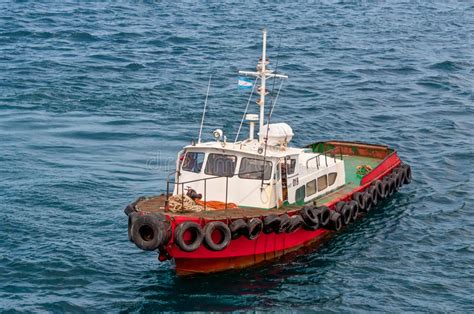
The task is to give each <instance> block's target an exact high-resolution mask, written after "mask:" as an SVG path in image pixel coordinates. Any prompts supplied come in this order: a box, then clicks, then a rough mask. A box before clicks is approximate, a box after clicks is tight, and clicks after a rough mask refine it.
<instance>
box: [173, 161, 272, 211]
mask: <svg viewBox="0 0 474 314" xmlns="http://www.w3.org/2000/svg"><path fill="white" fill-rule="evenodd" d="M264 172H265V170H258V171H250V172H243V173H242V172H241V173H239V174H238V175H245V174H253V173H262V176H263V178H265V173H264ZM175 174H178V176H179V172H178V171H173V172H171V173H170V174H168V176H167V178H166V200H165V210H168V205H169V197H170V185H171V184H172V185H173V187H174V186H177V187H178V191H177V192H178V193H177V194H179V186H181V207H182V208H184V186H185V185H187V184H190V183H194V182H200V181H204V193H203V198H204V201H203V202H204V210H206V202H207V181H210V180H214V179H219V178H225V203H224V206H225V208H224V209H227V204H228V202H227V200H228V196H229V178H233V177H234V176H235V175H236V174H235V173H233V174H232V175H231V176H213V177H206V178H200V179H195V180H189V181H184V182H180V181H179V180H178V181H174V180H171V176H172V175H175ZM270 179H271V177H270ZM196 192H197V191H196Z"/></svg>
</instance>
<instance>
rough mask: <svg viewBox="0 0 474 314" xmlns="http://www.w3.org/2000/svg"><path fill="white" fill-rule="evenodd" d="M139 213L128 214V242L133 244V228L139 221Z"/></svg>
mask: <svg viewBox="0 0 474 314" xmlns="http://www.w3.org/2000/svg"><path fill="white" fill-rule="evenodd" d="M137 216H138V213H137V212H131V213H130V214H128V232H127V233H128V241H130V242H133V234H132V228H133V225H134V224H135V221H136V220H137Z"/></svg>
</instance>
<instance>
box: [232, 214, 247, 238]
mask: <svg viewBox="0 0 474 314" xmlns="http://www.w3.org/2000/svg"><path fill="white" fill-rule="evenodd" d="M229 229H230V233H231V238H232V240H236V239H238V238H240V237H241V236H243V235H248V234H249V227H248V226H247V223H246V222H245V220H243V219H237V220H234V221H232V222H231V224H230V225H229Z"/></svg>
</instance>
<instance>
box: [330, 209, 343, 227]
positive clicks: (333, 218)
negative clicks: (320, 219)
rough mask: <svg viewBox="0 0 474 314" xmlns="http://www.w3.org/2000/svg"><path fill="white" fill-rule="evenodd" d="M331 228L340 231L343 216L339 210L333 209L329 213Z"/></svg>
mask: <svg viewBox="0 0 474 314" xmlns="http://www.w3.org/2000/svg"><path fill="white" fill-rule="evenodd" d="M328 225H329V227H330V229H332V230H335V231H339V230H341V228H342V217H341V214H339V213H338V212H336V211H334V210H331V212H330V214H329V223H328Z"/></svg>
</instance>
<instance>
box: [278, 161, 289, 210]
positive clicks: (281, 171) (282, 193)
mask: <svg viewBox="0 0 474 314" xmlns="http://www.w3.org/2000/svg"><path fill="white" fill-rule="evenodd" d="M275 177H276V184H275V188H276V204H277V208H280V207H281V206H282V205H283V202H285V201H287V200H288V183H287V181H288V180H287V176H286V160H285V159H284V158H281V159H280V160H279V161H278V163H277V167H276V169H275Z"/></svg>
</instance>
